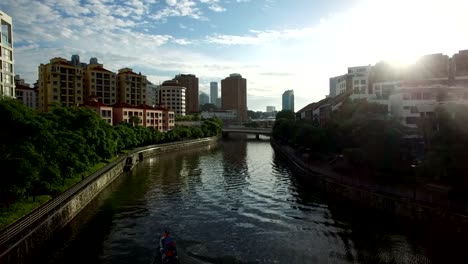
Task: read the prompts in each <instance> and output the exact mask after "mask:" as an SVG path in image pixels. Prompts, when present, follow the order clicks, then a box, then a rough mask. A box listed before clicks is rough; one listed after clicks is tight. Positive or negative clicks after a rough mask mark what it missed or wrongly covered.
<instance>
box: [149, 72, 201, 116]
mask: <svg viewBox="0 0 468 264" xmlns="http://www.w3.org/2000/svg"><path fill="white" fill-rule="evenodd" d="M197 101H198V100H197ZM156 104H157V105H158V106H160V107H164V108H167V109H169V110H170V111H173V112H174V113H175V115H176V116H184V115H185V113H186V112H185V109H186V105H185V104H186V88H185V87H183V86H181V85H180V84H179V82H178V81H177V80H171V81H165V82H163V83H162V84H161V85H158V87H157V89H156Z"/></svg>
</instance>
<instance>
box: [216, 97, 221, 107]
mask: <svg viewBox="0 0 468 264" xmlns="http://www.w3.org/2000/svg"><path fill="white" fill-rule="evenodd" d="M221 104H222V102H221V97H218V99H216V106H217V107H218V108H221Z"/></svg>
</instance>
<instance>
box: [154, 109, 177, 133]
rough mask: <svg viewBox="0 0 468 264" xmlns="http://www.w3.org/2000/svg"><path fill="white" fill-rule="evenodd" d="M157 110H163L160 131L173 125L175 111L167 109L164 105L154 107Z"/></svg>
mask: <svg viewBox="0 0 468 264" xmlns="http://www.w3.org/2000/svg"><path fill="white" fill-rule="evenodd" d="M155 109H157V110H161V111H163V128H162V131H169V130H171V129H173V128H174V126H175V113H174V111H172V110H168V109H167V108H164V107H161V106H159V107H155Z"/></svg>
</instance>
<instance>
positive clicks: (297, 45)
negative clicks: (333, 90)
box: [0, 0, 468, 111]
mask: <svg viewBox="0 0 468 264" xmlns="http://www.w3.org/2000/svg"><path fill="white" fill-rule="evenodd" d="M0 10H2V11H4V12H5V13H7V14H8V15H10V16H11V17H12V18H13V30H14V41H15V42H14V47H15V51H14V52H15V53H14V56H15V66H16V67H15V73H16V74H20V75H21V77H22V78H24V79H25V80H26V81H27V82H29V83H34V82H35V81H36V80H37V79H38V77H37V75H38V74H37V69H38V66H39V64H41V63H48V62H49V60H50V59H52V58H54V57H63V58H67V59H70V57H71V55H73V54H78V55H79V56H80V59H81V61H84V62H88V61H89V59H90V58H91V57H97V58H98V60H99V63H102V64H104V67H105V68H107V69H109V70H112V71H115V72H116V71H117V70H118V69H120V68H123V67H130V68H133V70H134V71H135V72H141V73H142V74H144V75H146V76H148V79H149V80H150V81H151V82H153V83H156V84H158V83H160V82H163V81H165V80H168V79H172V78H173V77H174V76H175V75H176V74H179V73H192V74H196V75H197V77H199V80H200V91H201V92H205V93H207V94H209V83H210V82H211V81H217V82H220V81H221V80H222V79H223V78H225V77H227V76H229V74H231V73H240V74H241V75H242V76H243V77H244V78H246V79H247V94H248V96H247V105H248V108H249V110H254V111H265V110H266V106H269V105H271V106H275V107H276V109H277V110H281V95H282V93H283V92H284V91H286V90H289V89H293V90H294V94H295V110H296V111H297V110H299V109H300V108H302V107H304V106H305V105H307V104H309V103H311V102H315V101H318V100H321V99H323V98H325V96H326V95H327V94H328V93H329V78H330V77H333V76H337V75H341V74H344V73H346V72H347V67H351V66H361V65H370V64H371V65H372V64H375V63H377V62H379V61H381V60H389V61H392V62H394V63H396V64H401V65H404V64H408V63H411V61H414V60H415V59H416V58H417V57H418V56H421V55H425V54H432V53H444V54H446V55H449V56H452V55H453V54H454V53H456V52H458V51H459V50H464V49H468V16H467V15H466V10H468V1H466V0H443V1H442V0H127V1H119V0H117V1H112V0H33V1H31V0H29V1H28V0H2V1H0ZM219 86H220V85H219Z"/></svg>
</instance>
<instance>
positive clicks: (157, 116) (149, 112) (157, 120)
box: [138, 105, 164, 131]
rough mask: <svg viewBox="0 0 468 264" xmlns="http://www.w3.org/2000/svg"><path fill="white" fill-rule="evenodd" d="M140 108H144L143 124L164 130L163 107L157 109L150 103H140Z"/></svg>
mask: <svg viewBox="0 0 468 264" xmlns="http://www.w3.org/2000/svg"><path fill="white" fill-rule="evenodd" d="M138 108H141V109H143V126H144V127H153V128H154V129H156V130H159V131H164V129H163V127H164V124H163V121H164V120H163V114H164V110H163V109H156V108H154V107H151V106H149V105H139V106H138Z"/></svg>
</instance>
